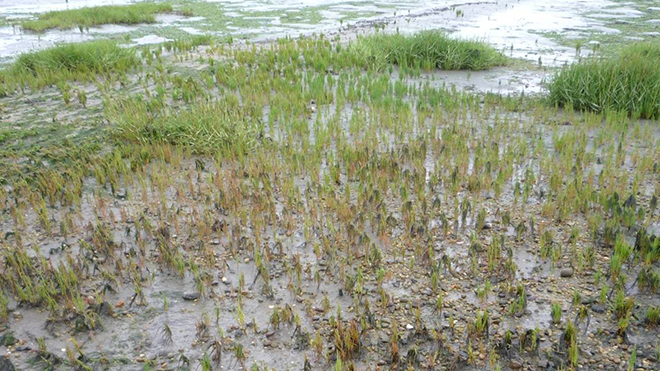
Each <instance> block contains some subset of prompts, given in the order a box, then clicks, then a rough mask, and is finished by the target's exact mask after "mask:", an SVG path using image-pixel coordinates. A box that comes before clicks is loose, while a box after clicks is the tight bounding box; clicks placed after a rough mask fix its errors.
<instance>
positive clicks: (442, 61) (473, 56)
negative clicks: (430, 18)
mask: <svg viewBox="0 0 660 371" xmlns="http://www.w3.org/2000/svg"><path fill="white" fill-rule="evenodd" d="M350 48H351V51H352V52H353V53H354V55H355V57H356V59H357V60H358V61H359V63H361V64H363V65H364V66H365V67H372V68H377V69H382V68H384V67H386V66H387V65H391V64H396V65H398V66H401V67H410V68H423V69H426V70H430V69H432V68H439V69H442V70H484V69H487V68H490V67H493V66H499V65H503V64H504V63H505V62H506V57H505V56H504V55H502V54H501V53H500V52H498V51H497V50H495V49H493V48H492V47H491V46H489V45H488V44H486V43H484V42H481V41H478V40H462V39H456V38H451V37H449V36H447V35H446V34H444V33H442V32H439V31H423V32H419V33H416V34H414V35H410V36H405V35H402V34H399V33H396V34H384V33H376V34H373V35H369V36H365V37H360V38H358V40H357V41H356V42H354V43H352V44H351V46H350Z"/></svg>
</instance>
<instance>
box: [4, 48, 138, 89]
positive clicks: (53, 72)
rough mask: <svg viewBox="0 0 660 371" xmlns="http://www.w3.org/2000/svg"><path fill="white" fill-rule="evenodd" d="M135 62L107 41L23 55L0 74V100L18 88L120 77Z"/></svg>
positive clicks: (131, 51) (131, 53) (133, 54)
mask: <svg viewBox="0 0 660 371" xmlns="http://www.w3.org/2000/svg"><path fill="white" fill-rule="evenodd" d="M139 62H140V61H139V59H138V57H137V56H136V52H135V50H134V49H130V48H122V47H120V46H118V45H117V44H116V43H115V42H113V41H107V40H99V41H92V42H87V43H77V44H76V43H73V44H63V45H60V46H56V47H53V48H50V49H46V50H42V51H37V52H32V53H26V54H23V55H21V56H20V57H18V59H17V60H16V61H15V62H14V63H12V64H11V65H9V66H8V67H6V68H5V69H3V70H1V71H0V96H6V95H7V94H10V93H12V92H13V91H14V90H16V88H18V87H30V88H33V89H36V88H40V87H43V86H46V85H51V84H57V83H60V82H62V81H66V80H79V81H89V80H93V79H95V78H96V77H97V75H98V74H102V73H110V72H117V73H122V72H125V71H127V70H128V69H130V68H131V67H133V66H136V65H137V64H138V63H139Z"/></svg>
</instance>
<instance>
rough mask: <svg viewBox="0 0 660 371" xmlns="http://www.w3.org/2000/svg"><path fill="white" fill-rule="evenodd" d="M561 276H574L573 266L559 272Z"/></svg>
mask: <svg viewBox="0 0 660 371" xmlns="http://www.w3.org/2000/svg"><path fill="white" fill-rule="evenodd" d="M559 276H560V277H563V278H568V277H573V268H564V269H562V270H561V271H560V272H559Z"/></svg>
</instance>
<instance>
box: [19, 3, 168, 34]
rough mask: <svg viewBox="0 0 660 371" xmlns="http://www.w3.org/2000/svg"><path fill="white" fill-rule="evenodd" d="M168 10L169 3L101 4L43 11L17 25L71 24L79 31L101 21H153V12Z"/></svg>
mask: <svg viewBox="0 0 660 371" xmlns="http://www.w3.org/2000/svg"><path fill="white" fill-rule="evenodd" d="M170 12H172V5H171V4H156V3H150V2H145V3H137V4H131V5H105V6H95V7H89V8H80V9H70V10H58V11H53V12H47V13H43V14H41V15H39V18H37V19H34V20H27V21H24V22H22V23H21V26H23V28H24V29H26V30H31V31H36V32H42V31H45V30H49V29H53V28H59V29H67V28H73V27H79V28H80V29H81V30H82V29H83V28H86V27H92V26H98V25H103V24H137V23H155V22H156V17H155V14H156V13H170Z"/></svg>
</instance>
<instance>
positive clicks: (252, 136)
mask: <svg viewBox="0 0 660 371" xmlns="http://www.w3.org/2000/svg"><path fill="white" fill-rule="evenodd" d="M231 102H233V103H231ZM106 107H107V109H106V117H107V118H108V120H109V121H110V122H111V123H113V124H114V125H115V130H114V133H115V135H116V137H117V138H118V139H120V140H126V141H131V142H138V143H141V144H164V143H169V144H174V145H181V146H185V147H187V148H188V149H190V150H191V152H193V153H200V154H202V153H213V152H215V151H218V150H222V149H226V150H231V151H232V152H246V151H247V150H249V149H250V148H252V147H253V146H254V145H255V143H256V139H257V137H258V133H259V125H258V121H257V120H255V119H253V118H251V117H249V115H245V114H243V113H241V108H240V106H239V104H238V101H228V100H223V101H218V102H196V103H193V104H191V105H190V106H189V107H187V109H181V110H167V109H166V108H165V106H164V105H163V106H162V107H161V109H154V105H149V104H145V102H144V101H142V100H140V99H125V100H120V101H108V102H106Z"/></svg>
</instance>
